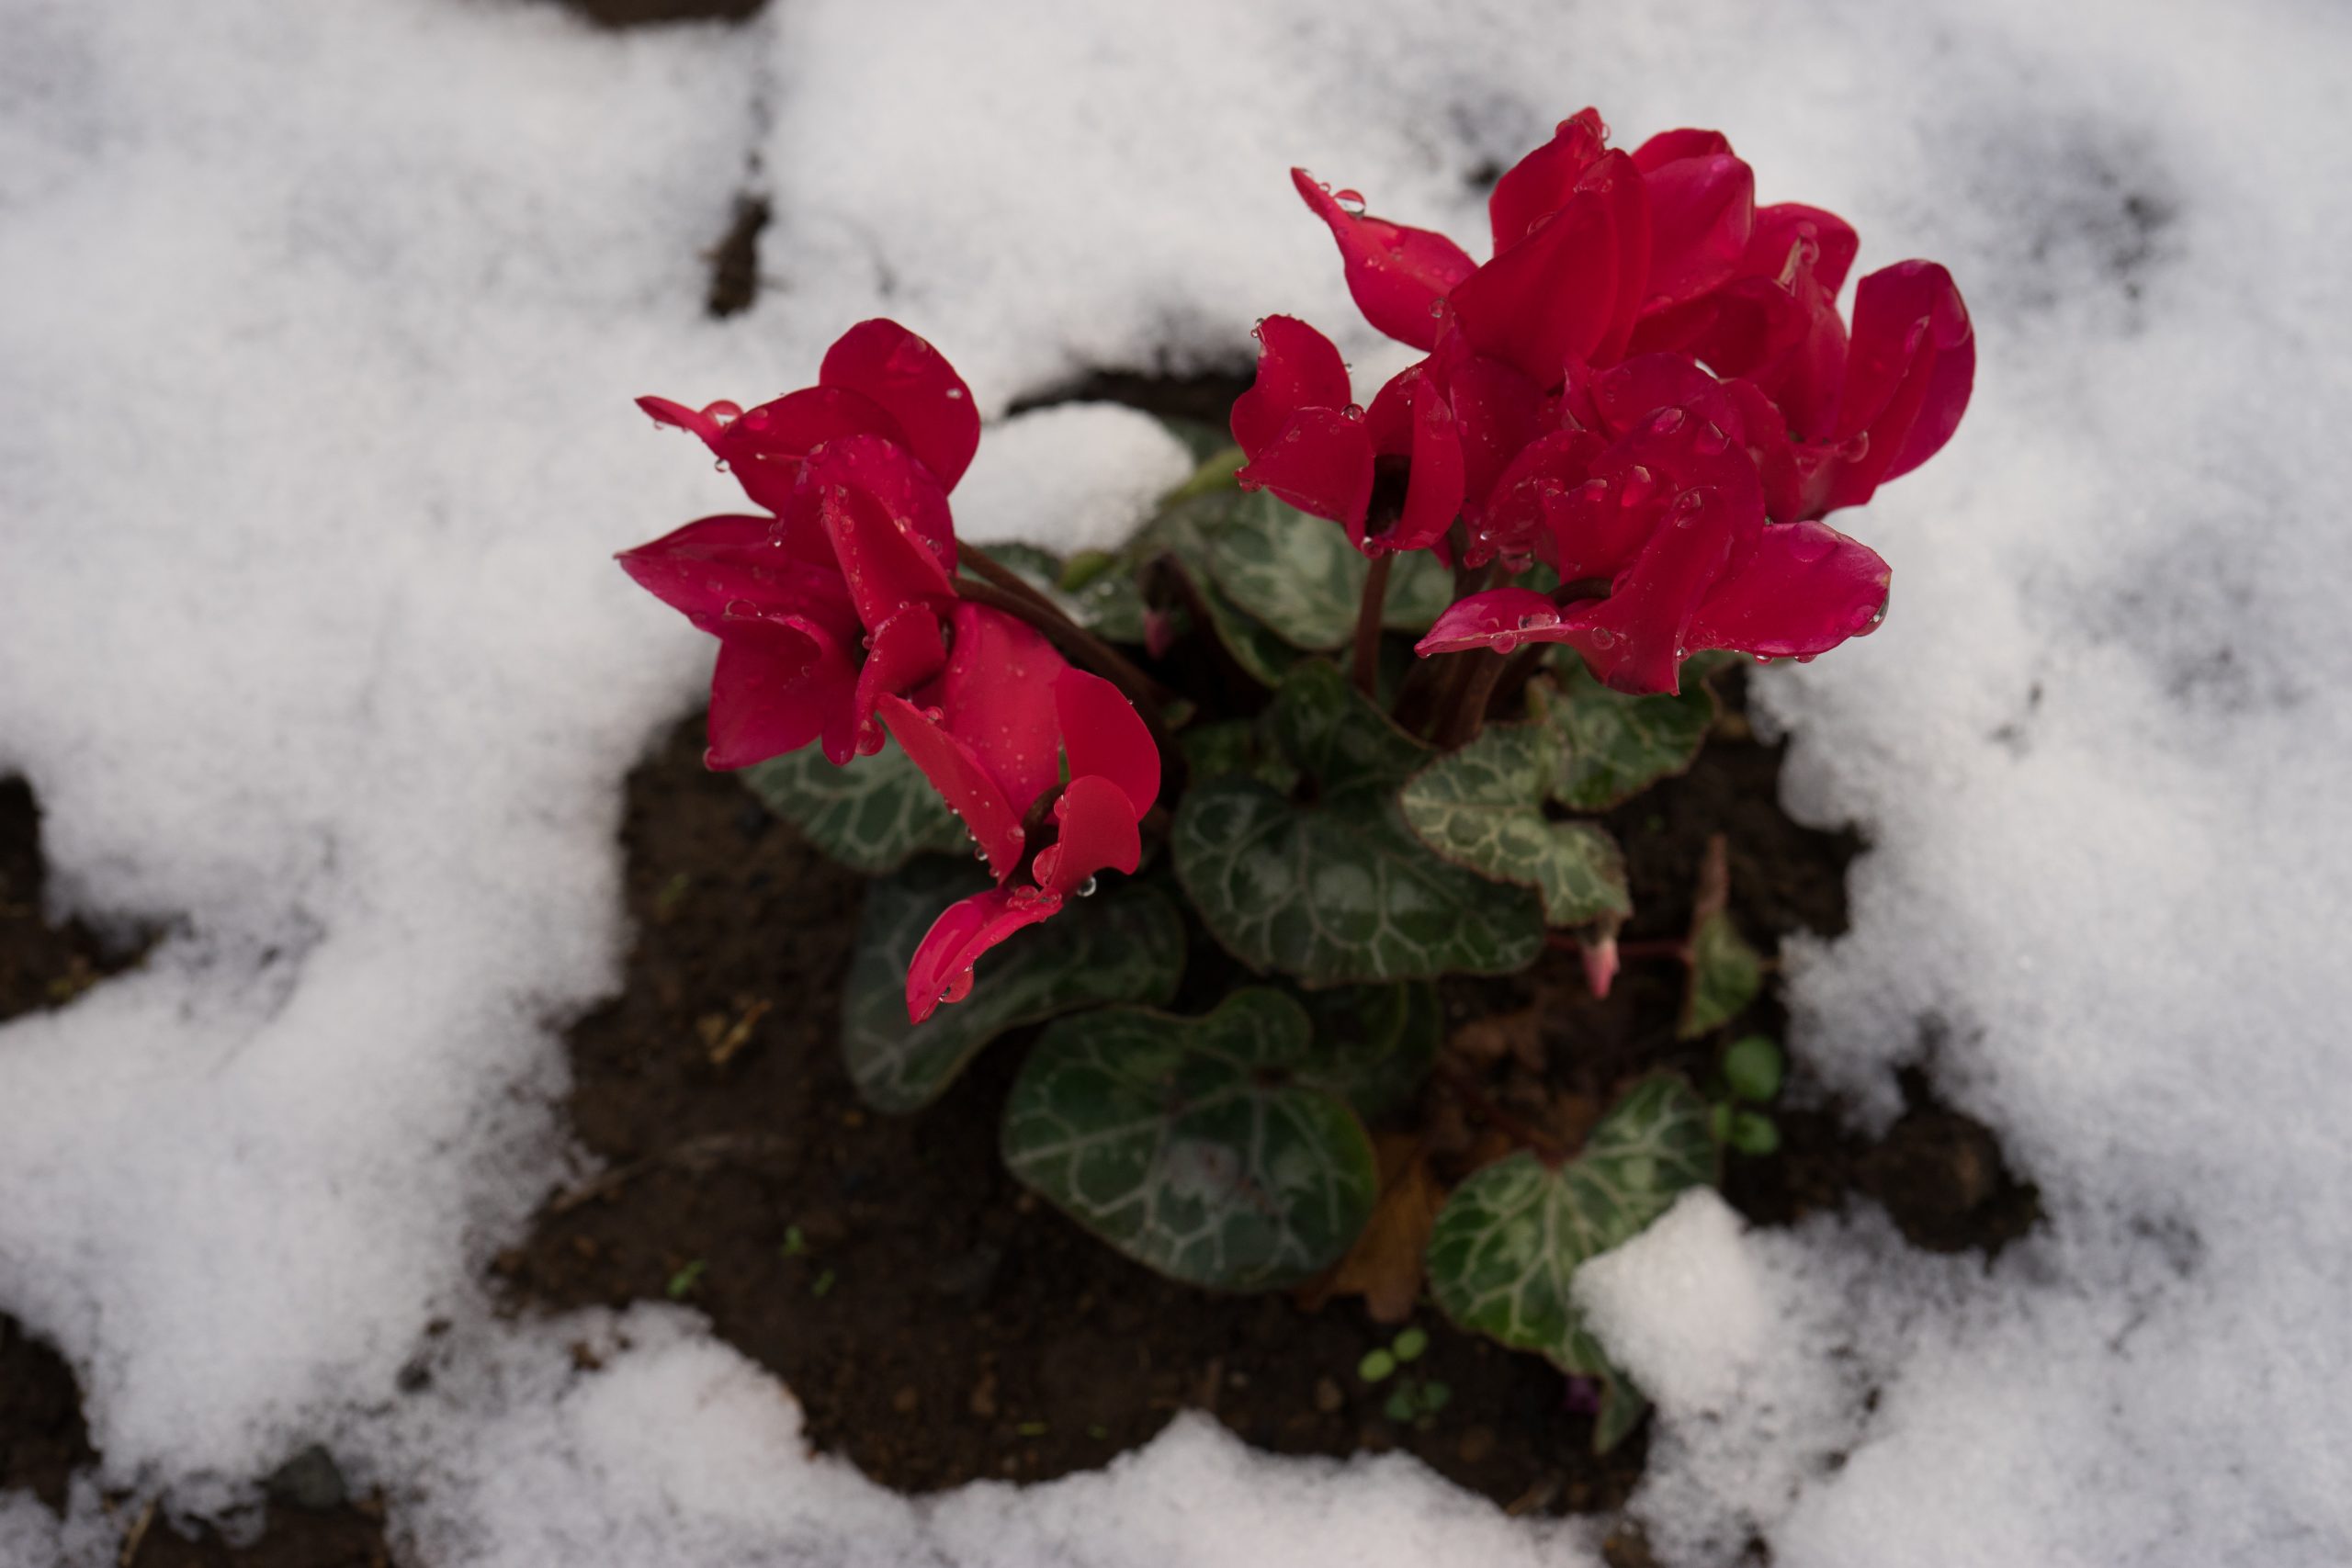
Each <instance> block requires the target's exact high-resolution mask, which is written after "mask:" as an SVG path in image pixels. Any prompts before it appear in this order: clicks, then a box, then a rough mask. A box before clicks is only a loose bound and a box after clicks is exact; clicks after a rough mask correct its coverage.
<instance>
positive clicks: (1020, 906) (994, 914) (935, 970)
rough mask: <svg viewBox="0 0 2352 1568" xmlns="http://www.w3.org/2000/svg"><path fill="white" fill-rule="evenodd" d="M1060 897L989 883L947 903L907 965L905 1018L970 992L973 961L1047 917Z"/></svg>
mask: <svg viewBox="0 0 2352 1568" xmlns="http://www.w3.org/2000/svg"><path fill="white" fill-rule="evenodd" d="M1061 907H1062V901H1061V898H1060V896H1059V895H1057V894H1053V893H1040V892H1038V891H1037V889H1035V888H1034V887H1014V888H1002V887H999V888H992V889H990V890H989V891H988V892H986V893H975V894H973V895H972V896H971V897H969V898H966V899H963V900H961V901H960V902H958V903H955V904H950V905H949V906H948V907H947V908H946V909H945V910H944V911H943V912H942V913H941V914H940V917H939V919H936V920H934V921H933V922H932V927H931V930H929V931H925V932H924V933H923V939H922V942H918V943H917V944H916V945H915V956H914V961H913V962H912V963H911V964H908V965H907V1018H908V1021H910V1022H913V1023H921V1022H922V1021H923V1020H924V1019H927V1018H929V1017H930V1016H931V1015H932V1014H933V1013H934V1012H936V1011H938V1010H939V1006H940V1004H941V1003H943V1002H960V1001H962V1000H963V999H964V998H966V997H968V996H970V995H971V994H972V966H973V965H974V964H978V962H979V961H980V957H981V955H982V954H983V953H987V952H988V950H989V949H990V948H992V947H994V946H996V945H997V943H999V942H1002V941H1004V940H1005V939H1006V938H1007V937H1010V936H1012V934H1013V933H1014V932H1015V931H1020V930H1021V929H1022V928H1023V927H1024V926H1034V925H1035V924H1036V923H1037V922H1038V921H1040V920H1044V919H1050V918H1052V916H1054V915H1055V914H1056V913H1057V912H1058V911H1059V910H1060V908H1061Z"/></svg>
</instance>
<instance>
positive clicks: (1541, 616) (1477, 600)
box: [1413, 588, 1568, 659]
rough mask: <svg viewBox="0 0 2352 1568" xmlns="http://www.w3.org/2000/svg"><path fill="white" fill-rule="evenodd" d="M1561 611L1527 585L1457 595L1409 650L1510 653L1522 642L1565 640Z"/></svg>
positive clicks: (1420, 651)
mask: <svg viewBox="0 0 2352 1568" xmlns="http://www.w3.org/2000/svg"><path fill="white" fill-rule="evenodd" d="M1567 640H1568V637H1567V634H1566V631H1565V630H1564V629H1563V627H1562V626H1561V622H1560V612H1559V609H1558V607H1557V606H1556V605H1555V604H1553V603H1552V601H1551V600H1550V599H1548V598H1546V597H1544V595H1543V594H1541V593H1538V592H1535V591H1534V590H1533V589H1532V588H1490V589H1488V590H1487V592H1484V593H1473V594H1471V595H1470V596H1469V597H1468V598H1466V599H1458V600H1456V601H1454V603H1453V604H1452V605H1450V606H1448V608H1447V609H1446V612H1445V614H1443V615H1440V616H1439V617H1438V618H1437V624H1436V625H1435V626H1431V627H1430V629H1429V632H1428V633H1427V635H1425V636H1424V637H1422V638H1421V640H1420V641H1419V642H1417V643H1415V644H1414V645H1413V651H1414V652H1415V653H1418V654H1419V655H1420V656H1421V657H1422V658H1424V659H1427V658H1428V657H1429V656H1430V654H1432V653H1464V652H1467V651H1468V650H1469V649H1474V648H1487V649H1493V650H1494V651H1495V652H1497V653H1509V652H1510V651H1511V650H1512V649H1516V648H1518V647H1519V645H1520V644H1521V643H1522V642H1566V641H1567Z"/></svg>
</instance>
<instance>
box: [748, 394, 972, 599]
mask: <svg viewBox="0 0 2352 1568" xmlns="http://www.w3.org/2000/svg"><path fill="white" fill-rule="evenodd" d="M811 515H813V516H814V518H815V519H816V521H817V523H818V524H819V525H821V526H822V527H823V529H824V532H825V535H826V536H827V537H828V538H830V539H831V541H832V546H833V553H834V555H835V557H836V558H838V559H839V560H840V561H841V567H842V578H843V580H844V581H846V582H847V584H848V586H849V596H850V602H851V603H852V604H855V605H856V606H857V614H858V618H859V619H860V620H862V621H864V622H865V625H866V626H867V627H868V628H873V627H877V626H881V624H882V623H883V622H884V621H887V620H888V619H889V618H890V617H891V616H892V615H896V614H898V612H899V610H901V609H903V608H904V607H906V606H907V605H909V604H947V603H948V602H950V601H952V600H953V599H954V598H955V597H956V585H955V580H954V578H953V577H952V576H951V575H950V573H951V572H952V571H953V570H954V568H955V560H956V557H955V533H954V527H953V525H952V524H951V522H950V521H949V518H948V513H947V498H946V496H945V495H944V494H943V493H942V492H941V491H940V489H939V483H938V481H937V480H935V479H933V478H932V477H931V475H930V473H929V471H928V470H926V469H925V468H922V466H921V465H920V464H918V463H916V462H915V461H914V459H913V458H911V457H909V456H908V455H907V452H906V450H905V448H903V447H901V446H897V445H895V444H894V443H891V442H888V441H885V440H883V439H881V438H880V437H879V436H873V435H850V436H844V437H842V438H841V439H840V440H836V441H828V442H826V443H825V444H824V445H823V446H820V447H818V448H817V449H816V450H815V451H813V452H811V453H810V454H809V457H808V460H807V461H806V462H805V463H803V464H802V465H801V474H800V483H799V485H798V486H797V488H796V489H795V490H794V491H793V497H792V505H791V510H790V511H789V512H788V513H787V514H786V520H787V522H792V523H797V524H801V525H806V523H807V521H808V520H809V517H810V516H811Z"/></svg>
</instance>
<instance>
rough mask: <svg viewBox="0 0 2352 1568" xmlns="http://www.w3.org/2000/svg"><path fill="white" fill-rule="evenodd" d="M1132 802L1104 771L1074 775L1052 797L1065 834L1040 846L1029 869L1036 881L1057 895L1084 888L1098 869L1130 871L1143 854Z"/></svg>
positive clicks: (1080, 890) (1055, 811)
mask: <svg viewBox="0 0 2352 1568" xmlns="http://www.w3.org/2000/svg"><path fill="white" fill-rule="evenodd" d="M1133 804H1134V803H1133V802H1131V801H1130V800H1128V798H1127V794H1126V791H1125V790H1123V789H1121V788H1120V787H1119V786H1118V785H1117V784H1114V783H1112V782H1111V781H1110V780H1109V779H1106V778H1103V777H1102V776H1101V775H1100V774H1094V773H1089V774H1087V775H1085V776H1083V777H1080V778H1073V779H1071V780H1070V781H1069V788H1068V789H1065V790H1064V791H1062V797H1061V798H1060V799H1059V800H1057V801H1056V802H1054V816H1055V817H1056V818H1058V819H1059V821H1060V823H1061V837H1060V838H1058V839H1057V840H1054V841H1053V842H1052V843H1051V844H1048V845H1046V847H1045V848H1044V849H1042V850H1039V851H1038V852H1037V860H1036V863H1035V865H1034V866H1032V867H1031V868H1030V869H1031V871H1032V873H1033V874H1035V876H1036V878H1037V883H1038V886H1041V887H1043V888H1044V889H1045V890H1046V892H1048V893H1052V894H1056V895H1059V894H1066V893H1083V892H1084V891H1085V890H1086V885H1087V884H1088V883H1089V882H1091V881H1092V880H1093V879H1094V874H1095V873H1096V872H1098V871H1123V872H1127V873H1130V874H1132V873H1133V872H1134V871H1135V869H1136V865H1137V864H1138V863H1140V862H1141V861H1142V859H1143V838H1142V836H1141V835H1140V834H1139V833H1137V832H1136V815H1135V811H1134V809H1133Z"/></svg>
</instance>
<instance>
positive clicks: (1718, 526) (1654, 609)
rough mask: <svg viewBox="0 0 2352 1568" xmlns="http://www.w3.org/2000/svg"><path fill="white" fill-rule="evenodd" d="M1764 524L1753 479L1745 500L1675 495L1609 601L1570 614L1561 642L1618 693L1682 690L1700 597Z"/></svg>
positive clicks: (1713, 494) (1730, 494)
mask: <svg viewBox="0 0 2352 1568" xmlns="http://www.w3.org/2000/svg"><path fill="white" fill-rule="evenodd" d="M1750 510H1752V512H1753V517H1752V518H1751V517H1749V516H1748V515H1747V513H1748V512H1749V511H1750ZM1763 518H1764V501H1763V495H1762V492H1761V491H1760V489H1758V487H1757V485H1756V483H1755V481H1754V479H1753V478H1752V477H1751V479H1750V480H1749V483H1748V485H1747V490H1746V492H1745V493H1744V494H1742V493H1737V492H1735V491H1729V490H1725V489H1720V488H1717V487H1715V486H1712V485H1702V486H1698V487H1694V488H1691V489H1689V490H1684V491H1680V492H1679V493H1678V494H1676V495H1675V496H1674V498H1673V499H1672V500H1671V501H1669V502H1667V504H1666V507H1665V513H1664V515H1663V516H1662V517H1661V518H1660V519H1659V520H1658V522H1657V525H1656V526H1654V527H1653V528H1652V529H1651V530H1650V535H1649V538H1648V540H1647V542H1646V543H1645V544H1644V545H1643V547H1642V549H1641V553H1640V554H1639V555H1638V556H1637V557H1635V558H1634V562H1633V564H1632V565H1631V566H1629V567H1628V568H1626V569H1625V570H1623V571H1621V572H1620V573H1618V575H1617V578H1616V581H1615V583H1614V585H1613V586H1612V588H1611V592H1610V595H1609V597H1608V598H1606V599H1603V600H1600V601H1598V602H1596V603H1591V604H1587V605H1585V606H1584V607H1582V608H1581V609H1578V608H1576V607H1573V606H1572V607H1571V608H1570V610H1569V612H1568V614H1567V615H1566V618H1565V620H1564V622H1563V626H1564V628H1565V630H1566V636H1565V637H1563V638H1562V639H1561V640H1563V641H1565V642H1566V643H1568V644H1569V645H1570V646H1572V647H1573V648H1575V649H1576V650H1577V652H1579V653H1581V654H1583V655H1584V661H1585V667H1586V668H1587V669H1589V670H1590V671H1592V672H1593V674H1594V675H1595V676H1596V677H1598V678H1599V679H1600V681H1601V682H1602V683H1604V684H1605V685H1607V686H1609V687H1611V689H1612V690H1615V691H1620V692H1634V693H1649V692H1672V691H1675V690H1677V689H1678V678H1679V671H1680V669H1681V664H1682V660H1683V657H1684V655H1685V654H1686V653H1688V651H1689V647H1688V640H1689V637H1690V627H1691V620H1692V617H1693V616H1694V615H1696V613H1697V611H1698V606H1699V602H1700V600H1701V598H1702V596H1704V594H1705V593H1706V592H1707V591H1708V589H1710V588H1711V587H1713V584H1714V582H1715V581H1716V580H1717V579H1718V578H1719V577H1721V576H1722V575H1723V572H1724V568H1725V567H1726V566H1727V565H1729V563H1730V561H1731V558H1732V552H1733V548H1734V546H1735V544H1736V541H1737V540H1738V538H1739V536H1740V535H1741V534H1742V533H1743V532H1745V531H1747V530H1748V529H1751V528H1760V526H1761V525H1762V523H1763Z"/></svg>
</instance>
